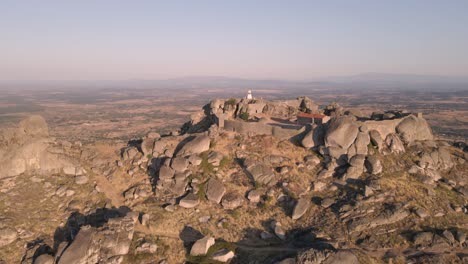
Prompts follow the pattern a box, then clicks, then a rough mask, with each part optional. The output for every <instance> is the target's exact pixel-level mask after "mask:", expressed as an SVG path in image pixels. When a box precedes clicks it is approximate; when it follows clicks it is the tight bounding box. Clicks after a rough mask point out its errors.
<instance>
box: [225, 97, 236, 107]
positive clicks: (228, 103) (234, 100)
mask: <svg viewBox="0 0 468 264" xmlns="http://www.w3.org/2000/svg"><path fill="white" fill-rule="evenodd" d="M224 105H225V106H227V105H230V106H235V105H236V99H234V98H230V99H228V100H227V101H226V102H224Z"/></svg>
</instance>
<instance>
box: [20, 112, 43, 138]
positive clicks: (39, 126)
mask: <svg viewBox="0 0 468 264" xmlns="http://www.w3.org/2000/svg"><path fill="white" fill-rule="evenodd" d="M18 133H19V134H20V135H22V136H24V135H27V136H29V137H48V136H49V127H48V126H47V123H46V121H45V120H44V118H43V117H42V116H39V115H33V116H30V117H27V118H26V119H23V120H22V121H21V122H20V123H19V127H18Z"/></svg>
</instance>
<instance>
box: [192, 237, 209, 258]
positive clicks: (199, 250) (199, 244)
mask: <svg viewBox="0 0 468 264" xmlns="http://www.w3.org/2000/svg"><path fill="white" fill-rule="evenodd" d="M214 244H215V239H214V238H212V237H210V236H206V237H204V238H202V239H199V240H197V241H196V242H195V244H193V246H192V249H190V255H192V256H204V255H206V253H208V249H210V247H211V246H213V245H214Z"/></svg>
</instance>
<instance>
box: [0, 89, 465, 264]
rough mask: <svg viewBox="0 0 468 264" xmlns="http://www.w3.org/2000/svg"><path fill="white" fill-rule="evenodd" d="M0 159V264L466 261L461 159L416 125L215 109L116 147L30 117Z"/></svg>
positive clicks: (232, 103)
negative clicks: (72, 136) (69, 136)
mask: <svg viewBox="0 0 468 264" xmlns="http://www.w3.org/2000/svg"><path fill="white" fill-rule="evenodd" d="M83 141H86V139H83ZM0 154H1V155H0V156H1V157H2V158H1V160H0V161H1V163H0V192H2V195H1V196H0V212H1V215H2V216H1V217H0V260H3V261H4V262H5V263H17V262H19V261H21V263H35V264H37V263H60V264H61V263H184V261H186V262H188V263H220V262H229V263H281V264H287V263H301V264H302V263H390V262H391V263H408V262H412V263H447V262H453V263H463V262H466V261H468V249H467V246H468V243H467V241H466V232H467V231H468V225H467V223H468V216H467V213H468V208H467V197H468V186H467V185H466V184H467V182H466V181H467V179H466V174H467V172H468V163H467V161H468V148H467V147H466V145H465V144H464V143H458V144H451V143H450V142H448V141H444V140H439V139H437V138H436V137H435V136H434V134H433V131H432V128H431V127H430V125H429V124H428V122H427V121H426V119H425V118H424V115H423V114H422V113H411V112H408V111H405V110H399V109H397V110H395V109H392V110H384V109H382V111H374V112H373V113H372V114H370V115H365V114H363V113H362V112H361V111H359V110H356V109H346V108H344V107H342V106H340V105H339V104H337V103H331V104H329V105H327V106H325V107H320V106H319V105H318V104H316V103H315V102H314V101H313V100H311V99H310V98H308V97H305V96H301V97H298V98H296V99H291V100H282V101H277V100H266V99H262V98H253V97H252V98H243V99H239V98H226V99H215V100H212V101H211V102H210V103H208V104H206V105H205V106H203V107H202V108H201V110H200V111H198V112H196V113H193V114H192V116H191V118H190V121H188V122H186V123H185V124H181V127H180V129H178V130H174V131H172V132H170V133H167V134H159V133H156V132H150V133H148V134H147V135H146V136H144V137H142V138H135V139H133V140H130V141H129V142H128V143H127V144H126V145H110V144H109V143H108V142H94V143H89V144H83V143H81V142H80V141H75V142H68V141H66V140H62V139H60V140H59V139H55V138H53V137H52V136H50V134H49V128H48V126H47V123H46V122H45V121H44V119H43V118H42V117H40V116H32V117H29V118H27V119H25V120H23V121H21V122H20V123H19V124H18V126H17V127H14V128H11V129H5V130H3V131H2V133H1V135H0ZM0 263H1V261H0Z"/></svg>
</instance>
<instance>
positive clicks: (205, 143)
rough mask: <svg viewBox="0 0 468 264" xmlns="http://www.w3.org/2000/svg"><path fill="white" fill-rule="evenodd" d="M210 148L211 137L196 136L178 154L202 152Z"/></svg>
mask: <svg viewBox="0 0 468 264" xmlns="http://www.w3.org/2000/svg"><path fill="white" fill-rule="evenodd" d="M209 149H210V138H209V137H208V136H206V135H200V136H197V137H194V138H193V139H192V140H191V141H189V142H188V143H187V144H185V145H184V146H183V147H182V148H181V149H180V151H179V152H178V153H177V155H178V156H182V155H183V156H187V155H191V154H200V153H202V152H205V151H207V150H209Z"/></svg>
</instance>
